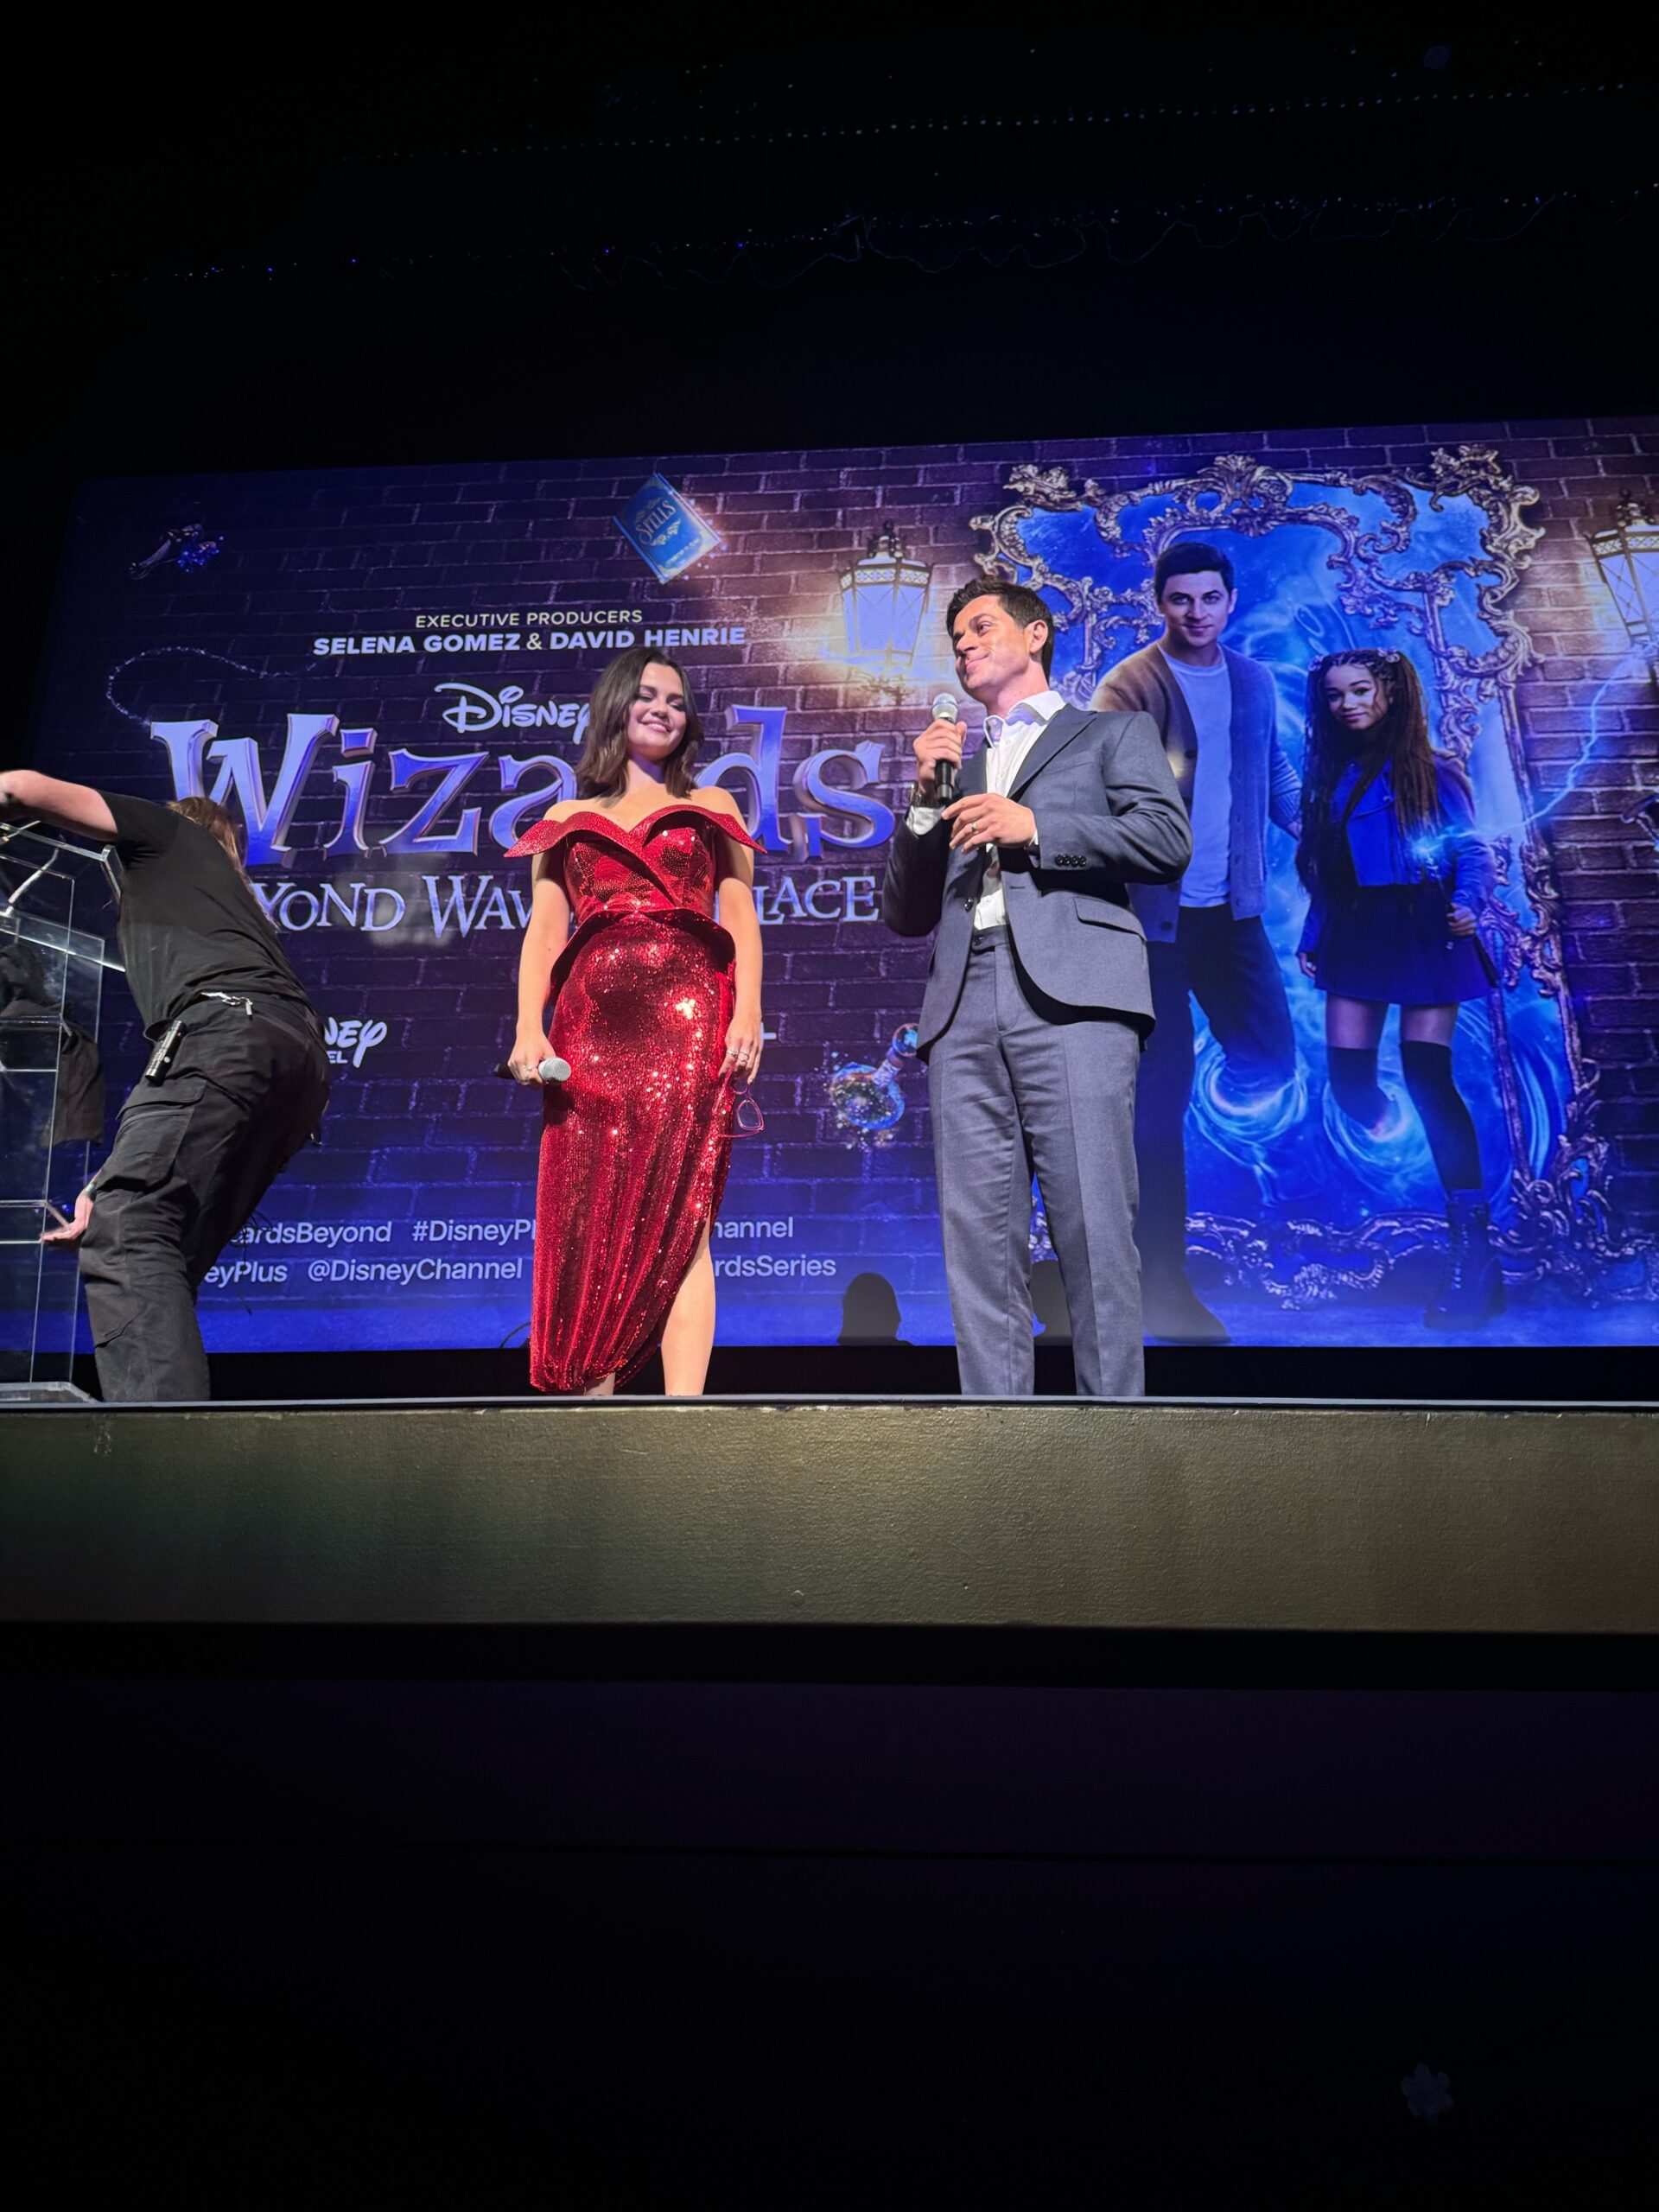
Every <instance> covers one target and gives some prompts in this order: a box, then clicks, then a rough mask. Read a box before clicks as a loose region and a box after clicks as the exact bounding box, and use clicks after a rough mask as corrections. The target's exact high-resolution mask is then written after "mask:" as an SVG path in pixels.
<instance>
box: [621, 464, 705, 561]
mask: <svg viewBox="0 0 1659 2212" xmlns="http://www.w3.org/2000/svg"><path fill="white" fill-rule="evenodd" d="M616 526H617V528H618V529H619V530H620V531H621V533H622V535H623V537H626V539H627V541H628V543H629V544H630V545H632V548H633V550H634V551H635V552H636V553H638V554H639V556H640V558H641V560H643V561H644V562H645V565H646V566H647V567H648V568H649V569H650V570H651V572H652V575H654V576H655V577H656V578H657V581H658V583H664V584H665V583H667V582H669V581H670V579H671V577H674V576H679V575H684V573H685V571H686V570H687V569H689V568H690V566H691V565H692V563H694V562H696V561H701V560H702V556H703V555H704V554H705V553H712V552H713V551H714V550H715V546H716V545H718V544H719V543H720V542H721V540H720V533H719V531H715V530H712V529H711V528H710V527H709V524H707V523H706V522H705V521H704V520H703V518H702V516H701V515H700V514H699V513H698V512H697V511H696V508H695V507H694V506H693V505H691V502H690V500H689V499H682V498H681V496H680V494H679V493H677V491H676V490H675V489H674V486H672V485H671V483H670V482H669V480H668V479H667V477H666V476H647V477H646V479H645V482H644V483H643V484H642V485H641V486H639V490H638V491H637V492H636V493H634V495H633V497H632V499H630V500H629V501H628V504H627V505H626V507H624V508H623V510H622V512H621V513H620V515H618V516H617V517H616Z"/></svg>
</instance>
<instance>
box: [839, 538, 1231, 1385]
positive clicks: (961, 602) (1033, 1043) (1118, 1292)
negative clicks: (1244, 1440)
mask: <svg viewBox="0 0 1659 2212" xmlns="http://www.w3.org/2000/svg"><path fill="white" fill-rule="evenodd" d="M945 626H946V629H947V631H948V632H949V634H950V640H951V644H952V645H953V647H954V648H955V652H956V660H957V680H958V682H959V683H961V685H962V688H963V690H964V691H966V692H967V693H968V694H969V696H970V697H972V698H974V699H976V700H977V701H978V702H979V703H980V705H981V706H982V707H983V708H984V709H985V710H986V714H985V737H986V742H985V744H984V745H983V746H982V747H981V748H980V749H979V751H978V752H976V753H975V754H974V755H973V756H972V758H971V759H969V760H965V761H964V760H963V739H964V737H965V735H966V734H967V733H966V727H965V725H964V724H963V723H962V722H960V721H946V720H943V719H940V720H936V721H933V722H931V723H930V725H929V726H928V728H926V729H925V730H924V731H923V732H922V734H921V735H920V736H919V737H918V738H917V739H916V741H915V743H914V747H913V750H914V753H915V756H916V786H915V792H914V796H913V798H912V803H911V805H910V808H909V810H908V812H907V813H906V817H905V818H904V819H903V821H901V822H900V823H899V825H898V826H897V828H896V829H895V830H894V832H893V843H892V846H891V848H890V849H889V852H888V857H887V874H886V876H885V878H884V879H883V881H882V886H881V913H882V918H883V919H884V920H885V921H886V922H887V925H888V927H889V928H890V929H893V930H895V931H897V932H898V933H899V935H900V936H901V937H924V936H925V935H926V934H927V932H928V931H930V930H934V929H937V930H938V938H937V940H936V942H935V944H934V948H933V959H932V963H931V968H930V969H929V972H928V982H927V989H926V993H925V996H924V999H923V1001H922V1012H921V1017H920V1020H919V1021H918V1025H917V1044H918V1052H920V1054H921V1056H922V1057H923V1058H925V1060H926V1062H927V1073H928V1102H929V1107H930V1111H931V1118H932V1123H933V1152H934V1160H935V1162H936V1165H937V1170H938V1185H939V1220H940V1226H941V1229H942V1230H943V1233H944V1265H945V1274H946V1277H947V1280H948V1281H949V1283H950V1310H951V1314H952V1318H953V1319H954V1322H955V1325H956V1335H957V1364H958V1368H959V1370H960V1373H961V1378H962V1388H963V1392H964V1394H966V1395H969V1396H974V1397H1028V1396H1029V1395H1031V1393H1032V1390H1033V1387H1034V1383H1035V1358H1034V1355H1033V1346H1032V1336H1033V1310H1032V1293H1031V1185H1032V1178H1033V1173H1034V1174H1035V1176H1036V1178H1037V1180H1038V1182H1039V1185H1040V1187H1041V1190H1042V1194H1043V1202H1044V1206H1045V1209H1046V1213H1047V1217H1048V1227H1049V1234H1050V1236H1051V1237H1052V1240H1053V1244H1054V1249H1055V1253H1056V1255H1057V1256H1058V1260H1059V1263H1060V1274H1061V1278H1062V1280H1063V1281H1064V1283H1065V1300H1066V1309H1067V1312H1068V1313H1069V1315H1070V1317H1071V1351H1072V1357H1073V1360H1074V1362H1075V1364H1076V1369H1077V1389H1078V1391H1079V1393H1080V1394H1082V1395H1085V1396H1090V1397H1095V1396H1099V1397H1133V1396H1137V1395H1139V1394H1140V1393H1141V1389H1143V1388H1144V1383H1143V1362H1142V1357H1141V1295H1140V1284H1139V1277H1138V1270H1137V1268H1136V1263H1135V1144H1134V1119H1135V1073H1136V1069H1137V1066H1138V1064H1139V1062H1140V1058H1141V1042H1142V1039H1144V1037H1145V1035H1146V1033H1147V1030H1148V1028H1149V1027H1151V1018H1152V997H1151V992H1150V988H1149V986H1148V984H1147V957H1146V946H1145V944H1144V942H1143V941H1142V938H1141V925H1140V924H1139V923H1138V922H1137V921H1136V919H1135V915H1134V912H1132V910H1131V908H1130V906H1129V899H1128V891H1127V889H1126V888H1125V886H1126V885H1127V884H1128V883H1130V882H1141V883H1166V882H1171V881H1173V880H1175V879H1176V878H1177V877H1179V874H1180V872H1181V870H1182V869H1183V868H1185V865H1186V862H1187V858H1188V856H1189V855H1190V853H1191V851H1192V841H1191V837H1190V836H1189V833H1188V829H1187V822H1186V815H1185V810H1184V809H1183V807H1182V805H1181V802H1180V796H1179V792H1178V791H1176V788H1175V779H1174V778H1173V775H1172V774H1171V773H1170V769H1169V763H1168V762H1167V761H1166V760H1165V758H1164V749H1163V746H1162V744H1161V743H1160V740H1159V734H1158V728H1157V725H1156V724H1155V723H1154V721H1153V720H1152V718H1151V717H1150V715H1141V714H1100V713H1095V712H1090V711H1089V710H1087V709H1079V708H1077V707H1071V706H1068V705H1067V704H1066V702H1065V700H1064V699H1063V698H1062V697H1061V696H1060V695H1059V693H1058V691H1056V690H1053V689H1052V687H1051V684H1050V682H1049V676H1050V671H1051V669H1052V664H1053V658H1054V634H1053V618H1052V615H1051V613H1050V612H1049V609H1048V607H1047V606H1046V603H1045V602H1044V601H1042V600H1041V599H1040V598H1039V596H1038V595H1037V594H1036V593H1035V592H1033V591H1030V590H1027V588H1025V587H1024V586H1023V585H1020V584H1013V583H1007V582H1003V581H1002V580H1001V578H992V579H989V580H988V581H985V582H974V583H969V584H964V585H963V588H961V590H960V591H958V592H957V594H956V595H955V596H954V597H953V598H952V600H951V601H950V607H949V608H948V610H947V612H946V616H945ZM944 761H948V762H950V764H951V766H952V768H953V769H955V768H957V766H958V764H959V765H960V779H959V780H960V789H961V794H962V795H961V796H960V797H959V798H956V799H954V800H952V801H951V802H950V804H947V805H941V803H940V792H939V784H938V772H939V764H940V763H941V762H944Z"/></svg>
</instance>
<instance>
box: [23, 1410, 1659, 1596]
mask: <svg viewBox="0 0 1659 2212" xmlns="http://www.w3.org/2000/svg"><path fill="white" fill-rule="evenodd" d="M1655 1447H1656V1429H1655V1425H1654V1413H1653V1408H1648V1407H1637V1406H1538V1405H1526V1406H1516V1405H1465V1404H1455V1403H1450V1404H1447V1403H1441V1404H1432V1405H1421V1406H1415V1407H1412V1406H1401V1405H1395V1404H1389V1405H1366V1404H1352V1405H1330V1404H1326V1403H1298V1402H1248V1403H1240V1404H1230V1405H1229V1404H1216V1403H1212V1402H1191V1401H1155V1400H1147V1401H1144V1402H1139V1403H1135V1404H1128V1403H1107V1402H1090V1401H1086V1400H1077V1399H1068V1400H1052V1399H1051V1400H1036V1401H1031V1400H1027V1401H1023V1402H976V1401H963V1400H961V1399H957V1398H951V1399H938V1400H926V1399H916V1400H905V1399H862V1398H849V1399H838V1400H837V1399H823V1398H815V1399H798V1400H789V1399H779V1398H768V1399H752V1400H743V1399H716V1398H707V1399H702V1400H697V1401H692V1402H668V1401H663V1400H626V1399H622V1400H613V1401H609V1402H593V1401H577V1402H569V1401H556V1402H543V1403H535V1402H525V1401H524V1400H512V1401H492V1400H471V1401H467V1400H462V1401H452V1402H394V1403H372V1402H369V1403H365V1402H350V1403H330V1404H291V1405H282V1406H275V1405H265V1404H218V1405H213V1406H203V1407H123V1408H105V1407H102V1406H99V1405H92V1404H88V1405H86V1406H81V1407H61V1406H54V1407H45V1408H18V1409H13V1410H11V1411H10V1412H8V1413H6V1414H5V1415H4V1416H3V1419H0V1465H3V1469H4V1473H3V1479H0V1555H3V1560H4V1565H3V1568H0V1623H6V1624H16V1625H20V1626H21V1625H22V1624H35V1625H38V1626H42V1627H45V1626H48V1625H51V1624H62V1625H65V1626H67V1625H68V1624H89V1623H104V1624H194V1625H198V1626H207V1625H211V1624H221V1625H228V1624H242V1625H252V1626H267V1627H273V1626H277V1625H280V1624H309V1625H312V1626H326V1625H329V1624H336V1625H344V1624H355V1625H359V1626H372V1625H376V1624H378V1625H381V1626H385V1627H392V1626H399V1627H409V1626H413V1625H427V1626H451V1627H466V1626H472V1627H493V1628H505V1627H526V1626H542V1627H545V1628H550V1629H569V1630H598V1629H606V1628H626V1627H639V1628H647V1627H684V1628H701V1629H712V1628H721V1629H739V1628H766V1629H776V1628H802V1627H809V1626H810V1627H814V1628H817V1629H821V1630H822V1629H834V1630H849V1629H866V1630H872V1629H874V1630H976V1631H984V1630H990V1631H1002V1630H1046V1631H1092V1630H1122V1631H1134V1632H1148V1633H1150V1632H1160V1631H1176V1632H1181V1633H1189V1634H1190V1633H1192V1632H1198V1633H1201V1634H1211V1635H1215V1634H1223V1635H1235V1634H1241V1633H1244V1634H1248V1633H1263V1632H1265V1633H1270V1634H1278V1635H1284V1634H1300V1635H1315V1636H1330V1635H1338V1636H1341V1635H1363V1636H1378V1635H1382V1636H1389V1635H1395V1636H1414V1637H1424V1636H1428V1637H1440V1636H1467V1635H1481V1636H1497V1637H1551V1636H1554V1637H1608V1636H1612V1637H1631V1636H1643V1635H1649V1634H1652V1633H1654V1632H1655V1631H1659V1451H1656V1448H1655Z"/></svg>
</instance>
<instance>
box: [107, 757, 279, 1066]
mask: <svg viewBox="0 0 1659 2212" xmlns="http://www.w3.org/2000/svg"><path fill="white" fill-rule="evenodd" d="M99 796H100V797H101V798H103V800H104V803H105V805H106V806H107V807H108V808H109V810H110V812H111V814H112V815H113V816H114V817H115V849H116V851H117V852H118V854H119V855H121V861H122V864H123V868H124V874H123V876H122V880H121V924H120V932H119V934H120V939H121V957H122V958H123V959H124V961H125V963H126V966H127V984H128V987H129V988H130V990H131V992H132V995H133V997H134V999H135V1000H136V1001H137V1005H138V1012H139V1014H140V1015H141V1016H142V1017H143V1024H144V1027H145V1028H146V1029H147V1030H149V1031H150V1032H152V1033H153V1032H155V1031H156V1030H157V1029H160V1028H162V1027H165V1025H166V1024H167V1023H168V1022H169V1021H171V1020H172V1019H173V1017H174V1016H175V1014H181V1013H182V1012H183V1010H184V1008H185V1007H187V1006H188V1004H189V1002H190V1001H191V1000H192V999H193V998H194V996H195V995H196V993H197V992H198V991H238V992H245V993H247V995H249V996H250V997H253V998H266V999H284V1000H286V1001H288V1002H289V1004H290V1005H292V1006H294V1007H297V1008H301V1009H302V1010H303V1011H304V1012H305V1013H306V1014H308V1015H309V1016H310V1018H311V1020H313V1021H314V1022H315V1020H316V1019H317V1017H316V1014H315V1009H314V1008H313V1007H312V1005H311V1001H310V1000H309V999H308V998H307V996H306V995H305V988H304V986H303V985H302V983H301V982H300V979H299V977H298V976H296V974H295V973H294V970H293V969H291V968H290V967H289V964H288V961H287V958H286V957H285V956H284V954H283V948H282V946H281V944H279V942H278V941H277V932H276V931H275V929H274V928H273V927H272V926H271V925H270V923H269V922H268V921H267V920H266V919H265V917H264V912H262V911H261V909H260V906H259V902H258V900H257V899H256V898H255V897H254V895H253V893H251V891H250V890H249V889H248V887H247V885H246V884H245V882H244V881H243V880H242V877H241V874H240V873H239V872H238V868H237V867H236V863H235V862H234V861H232V858H231V856H230V855H229V854H228V853H227V852H226V850H225V848H224V847H223V845H221V844H220V843H219V840H218V838H217V837H215V836H213V832H212V831H211V830H208V829H203V828H202V827H201V825H200V823H197V822H187V821H186V820H185V818H184V817H183V816H182V815H181V814H174V813H172V812H171V811H170V810H168V808H167V807H164V806H157V805H156V804H154V803H153V802H152V801H151V800H149V799H147V798H125V797H124V795H123V794H122V793H121V792H119V791H104V792H101V793H100V794H99Z"/></svg>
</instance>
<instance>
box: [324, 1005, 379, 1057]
mask: <svg viewBox="0 0 1659 2212" xmlns="http://www.w3.org/2000/svg"><path fill="white" fill-rule="evenodd" d="M385 1038H386V1025H385V1022H384V1021H364V1020H357V1019H355V1018H353V1020H349V1021H336V1020H334V1015H333V1014H330V1015H329V1017H328V1019H327V1022H326V1023H325V1024H324V1026H323V1032H322V1041H323V1043H324V1044H325V1045H326V1046H327V1048H328V1057H329V1058H330V1059H331V1060H332V1061H333V1062H334V1065H335V1066H336V1067H337V1068H343V1067H344V1066H345V1065H346V1054H347V1053H348V1052H349V1053H350V1054H351V1056H352V1065H353V1067H354V1068H360V1067H361V1066H362V1065H363V1055H364V1053H365V1052H368V1051H369V1050H370V1049H371V1047H372V1046H375V1045H383V1044H384V1043H385Z"/></svg>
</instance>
